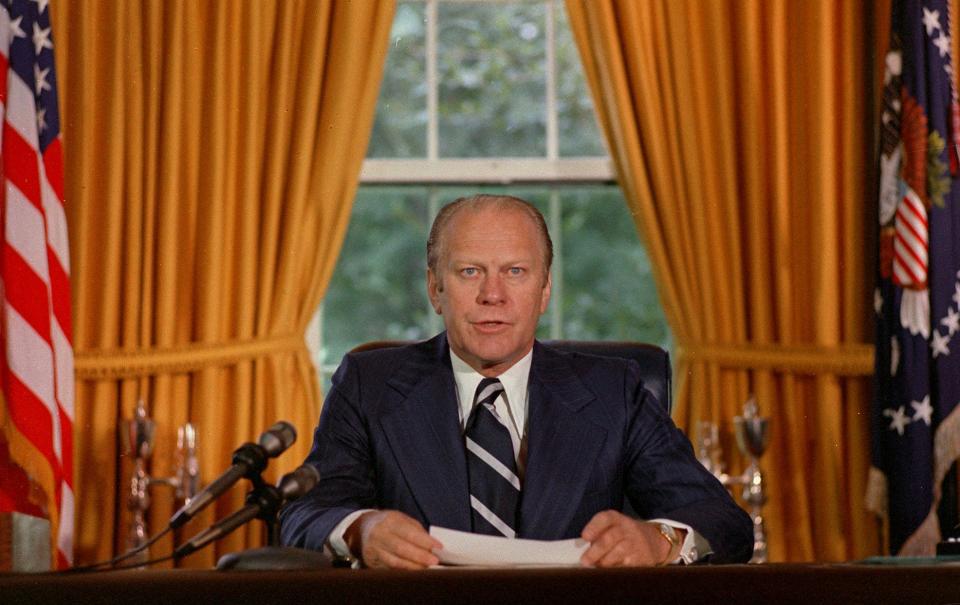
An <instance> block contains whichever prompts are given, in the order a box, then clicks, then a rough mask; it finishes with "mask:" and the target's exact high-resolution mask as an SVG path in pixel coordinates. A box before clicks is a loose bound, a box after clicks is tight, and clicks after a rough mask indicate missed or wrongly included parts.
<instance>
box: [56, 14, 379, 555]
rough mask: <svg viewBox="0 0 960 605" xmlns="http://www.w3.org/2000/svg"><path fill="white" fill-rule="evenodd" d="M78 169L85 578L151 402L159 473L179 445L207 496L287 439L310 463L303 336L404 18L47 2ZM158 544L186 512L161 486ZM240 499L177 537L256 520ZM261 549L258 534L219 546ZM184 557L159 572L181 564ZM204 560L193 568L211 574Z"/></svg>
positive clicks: (312, 417)
mask: <svg viewBox="0 0 960 605" xmlns="http://www.w3.org/2000/svg"><path fill="white" fill-rule="evenodd" d="M51 8H52V9H53V11H54V13H53V20H54V32H55V35H56V36H57V45H56V50H57V62H58V63H57V68H58V70H59V72H58V78H59V84H60V91H61V105H62V116H63V131H64V139H65V154H66V163H65V166H66V169H65V173H66V183H65V188H66V198H67V206H68V219H69V224H70V228H71V234H70V235H71V245H72V247H71V253H72V262H73V277H74V280H73V296H74V306H75V311H74V317H75V318H76V319H75V323H76V325H75V335H74V338H75V339H74V342H75V348H76V367H77V399H76V402H77V406H76V409H77V413H76V414H77V415H76V430H75V435H76V468H77V477H76V484H77V497H78V505H77V534H76V545H77V546H76V560H77V562H79V563H84V562H90V561H93V560H100V559H104V558H106V557H108V556H110V555H111V554H113V552H115V551H118V550H121V549H122V548H123V547H124V539H125V532H126V527H127V522H128V520H129V513H127V511H126V510H125V507H126V502H125V495H124V490H125V489H126V485H125V481H126V477H127V473H129V470H130V464H129V463H124V464H119V463H118V454H120V453H121V452H122V446H121V444H120V442H119V440H118V425H119V422H120V421H121V420H122V419H124V418H130V417H131V416H132V415H133V412H134V407H135V405H136V402H137V400H138V398H141V397H142V398H144V400H145V403H146V405H147V409H148V411H149V413H150V415H151V417H152V418H153V419H154V420H155V421H156V423H157V434H156V446H155V448H154V452H153V456H152V459H151V463H150V471H151V473H152V474H154V475H156V476H169V475H170V474H171V472H172V470H173V458H174V451H175V446H176V444H175V435H176V427H177V426H179V425H181V424H183V423H184V422H187V421H190V422H193V423H195V424H196V425H197V427H198V433H199V448H200V454H201V456H200V462H201V471H202V474H203V477H204V478H206V480H207V481H209V480H212V479H213V478H214V477H215V476H216V475H217V474H218V473H219V472H221V471H222V470H224V468H225V467H226V466H227V465H228V464H229V462H230V457H231V456H230V455H231V452H232V450H233V449H234V448H235V447H236V446H237V445H239V444H240V443H241V442H243V441H250V440H255V439H256V437H257V435H258V434H259V433H260V432H261V431H262V430H263V429H264V428H266V427H267V426H268V425H270V424H272V423H273V422H275V421H276V420H279V419H285V420H288V421H290V422H291V423H293V424H294V425H295V426H296V428H297V430H298V432H299V440H298V442H297V443H296V445H295V446H294V447H293V448H291V449H290V450H289V451H287V452H286V453H285V454H284V455H283V456H282V458H281V459H280V460H278V461H276V462H274V463H273V464H271V467H272V468H271V469H270V472H269V473H268V474H267V476H266V478H268V479H269V480H271V481H272V480H275V479H276V477H277V476H279V474H280V473H282V472H286V471H289V470H290V469H292V468H293V467H295V466H296V465H297V464H299V462H300V461H302V459H303V457H304V456H305V455H306V452H307V450H308V449H309V445H310V441H311V431H312V428H313V426H314V424H315V422H316V418H317V415H318V412H319V405H320V403H319V402H320V395H319V389H318V385H317V380H316V375H315V373H314V369H313V367H312V365H311V362H310V359H309V354H308V352H307V349H306V347H305V344H304V332H305V328H306V326H307V323H308V321H309V319H310V317H311V315H312V314H313V312H314V310H315V309H316V308H317V306H318V304H319V301H320V299H321V297H322V295H323V293H324V289H325V288H326V285H327V283H328V281H329V279H330V276H331V274H332V272H333V267H334V265H335V263H336V257H337V254H338V252H339V249H340V245H341V243H342V240H343V237H344V232H345V229H346V225H347V222H348V220H349V216H350V209H351V204H352V200H353V196H354V193H355V190H356V186H357V179H358V175H359V171H360V166H361V162H362V160H363V157H364V154H365V151H366V144H367V140H368V138H369V132H370V128H371V124H372V121H373V112H374V105H375V102H376V97H377V92H378V89H379V84H380V76H381V73H382V68H383V62H384V57H385V54H386V49H387V40H388V36H389V30H390V25H391V22H392V16H393V10H394V3H393V2H392V1H385V2H343V1H335V0H311V1H292V0H276V1H269V2H267V1H261V0H237V1H235V2H234V1H230V2H227V1H224V0H200V1H198V0H148V1H145V2H129V1H126V0H100V1H98V2H84V1H81V0H68V1H63V0H60V1H58V2H53V3H51ZM152 492H153V496H154V498H153V503H152V506H151V510H150V515H149V519H148V520H149V523H150V533H155V532H157V531H159V530H160V529H161V528H163V527H164V526H165V524H166V521H167V520H168V519H169V517H170V515H171V513H172V512H173V504H172V494H171V492H170V491H169V490H167V491H164V489H163V488H162V487H155V488H153V490H152ZM243 492H244V490H243V489H242V488H240V487H237V488H235V489H233V490H232V491H231V492H230V493H229V495H228V497H225V498H223V499H222V500H221V501H219V502H218V503H217V505H216V507H215V509H216V510H215V511H210V512H207V513H204V514H203V515H201V517H202V518H200V519H197V520H195V521H193V522H191V523H190V524H189V525H188V526H187V527H186V528H185V531H184V532H183V535H181V536H180V538H181V539H183V538H184V537H189V536H190V535H192V534H193V533H194V532H196V531H198V530H199V529H200V528H201V527H203V526H205V525H206V524H209V523H210V522H212V521H213V520H214V516H215V515H216V516H218V517H222V516H224V515H225V514H227V513H229V512H232V511H233V510H235V509H237V508H239V507H240V506H241V505H242V499H243V495H244V494H243ZM259 543H260V527H259V522H257V525H255V526H254V525H251V526H250V528H248V529H247V531H246V533H244V532H237V533H236V534H235V535H233V536H231V537H229V538H227V539H225V540H223V541H222V542H221V543H219V545H218V548H217V551H218V552H219V553H222V552H225V551H234V550H238V549H241V548H244V547H247V546H255V545H257V544H259ZM171 547H172V542H171V540H169V539H167V540H165V541H163V542H160V543H159V544H158V545H157V546H155V547H154V548H153V554H154V555H159V554H164V553H168V552H170V549H171ZM216 554H217V553H215V552H213V551H212V550H210V549H208V550H207V551H204V552H203V553H201V554H198V555H195V556H194V557H193V558H192V559H191V560H189V563H188V564H192V565H209V564H211V563H212V562H213V561H214V560H215V556H216Z"/></svg>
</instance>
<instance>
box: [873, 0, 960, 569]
mask: <svg viewBox="0 0 960 605" xmlns="http://www.w3.org/2000/svg"><path fill="white" fill-rule="evenodd" d="M948 10H949V7H948V3H947V2H946V1H945V0H894V2H893V19H892V22H891V23H892V31H891V35H890V39H891V42H890V50H889V52H888V53H887V55H886V57H885V62H886V66H885V74H884V99H883V112H882V118H881V133H882V134H881V150H880V151H881V154H880V196H879V197H880V199H879V209H880V212H879V219H880V237H879V242H880V251H879V252H880V253H879V260H880V263H879V265H880V266H879V275H878V282H877V290H876V293H875V301H874V305H875V311H876V313H877V355H876V395H875V402H874V411H873V412H874V413H873V418H872V422H873V426H872V429H873V452H872V454H873V465H874V467H875V468H874V469H872V470H871V475H872V476H871V482H870V485H871V490H870V494H869V495H868V504H870V505H871V508H873V509H874V510H876V511H877V512H883V513H885V514H887V515H888V518H889V536H890V551H891V552H892V553H895V554H901V555H930V554H933V553H934V551H935V548H936V544H937V542H938V541H940V539H941V535H942V533H941V528H949V527H953V525H955V523H956V519H955V516H956V511H955V495H956V492H955V489H956V488H955V487H950V488H949V489H947V490H946V491H945V489H944V478H945V477H947V475H948V472H949V471H950V468H951V466H952V465H953V463H954V462H955V461H956V460H957V458H958V456H960V411H958V406H957V404H958V403H960V335H958V333H960V206H958V197H960V183H958V180H957V179H958V176H960V173H958V168H960V161H958V160H960V157H958V155H957V154H958V145H957V142H958V140H960V104H958V102H957V90H956V85H955V83H954V82H955V78H954V67H953V57H952V50H951V38H950V15H949V12H948ZM944 500H946V501H949V502H950V503H951V506H950V507H942V508H951V509H953V510H952V512H950V513H949V514H947V515H945V516H944V518H940V517H939V516H938V514H937V510H938V506H939V505H940V503H941V501H944Z"/></svg>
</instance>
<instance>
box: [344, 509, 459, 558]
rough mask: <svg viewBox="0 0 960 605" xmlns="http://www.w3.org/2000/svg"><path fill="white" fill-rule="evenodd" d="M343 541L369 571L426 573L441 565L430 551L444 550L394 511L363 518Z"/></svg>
mask: <svg viewBox="0 0 960 605" xmlns="http://www.w3.org/2000/svg"><path fill="white" fill-rule="evenodd" d="M343 538H344V540H345V541H346V543H347V546H349V547H350V552H353V553H361V557H362V558H363V563H364V565H366V566H367V567H392V568H394V569H423V568H425V567H430V566H431V565H436V564H438V563H439V562H440V560H439V559H438V558H437V556H436V555H434V554H433V553H432V552H431V549H432V548H443V545H442V544H440V543H439V542H437V541H436V540H434V539H433V538H432V537H430V534H428V533H427V531H426V530H425V529H423V526H422V525H420V523H418V522H417V521H416V520H415V519H413V518H411V517H409V516H407V515H405V514H403V513H401V512H400V511H395V510H376V511H370V512H368V513H364V514H362V515H360V516H359V517H358V518H357V520H356V521H354V522H353V523H351V524H350V527H348V528H347V531H346V532H344V534H343Z"/></svg>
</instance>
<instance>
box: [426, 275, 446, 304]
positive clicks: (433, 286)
mask: <svg viewBox="0 0 960 605" xmlns="http://www.w3.org/2000/svg"><path fill="white" fill-rule="evenodd" d="M442 290H443V284H442V283H440V279H439V278H438V277H437V275H436V274H435V273H434V272H433V270H432V269H429V268H428V269H427V296H428V297H430V304H431V305H433V310H434V311H436V313H437V315H443V309H442V307H441V306H440V292H441V291H442Z"/></svg>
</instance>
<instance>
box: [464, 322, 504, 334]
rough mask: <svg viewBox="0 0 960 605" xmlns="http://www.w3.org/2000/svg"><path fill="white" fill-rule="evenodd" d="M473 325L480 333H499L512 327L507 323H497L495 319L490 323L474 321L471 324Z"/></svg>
mask: <svg viewBox="0 0 960 605" xmlns="http://www.w3.org/2000/svg"><path fill="white" fill-rule="evenodd" d="M471 324H472V325H473V327H474V328H475V329H477V330H479V331H480V332H498V331H500V330H502V329H504V328H506V327H507V326H509V325H510V324H508V323H507V322H505V321H497V320H495V319H494V320H488V321H474V322H471Z"/></svg>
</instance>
